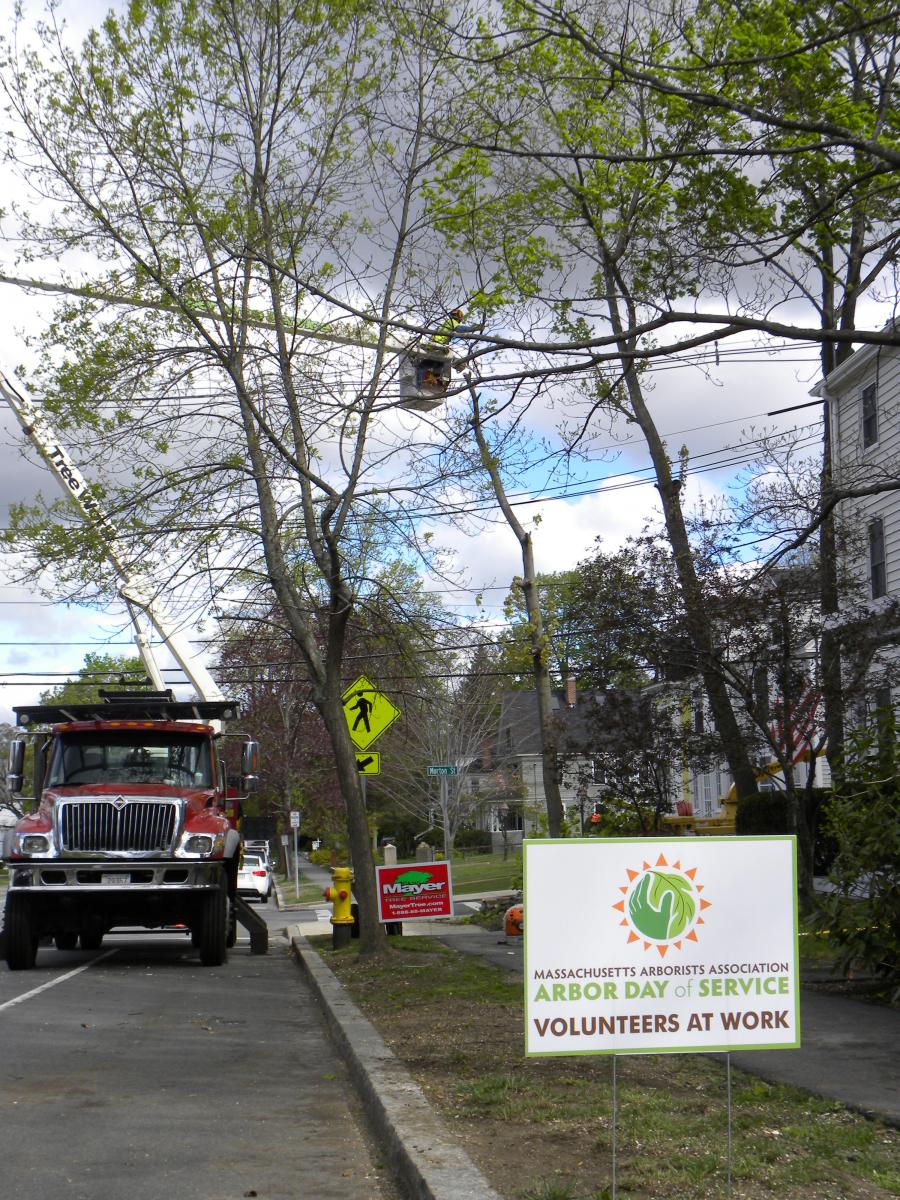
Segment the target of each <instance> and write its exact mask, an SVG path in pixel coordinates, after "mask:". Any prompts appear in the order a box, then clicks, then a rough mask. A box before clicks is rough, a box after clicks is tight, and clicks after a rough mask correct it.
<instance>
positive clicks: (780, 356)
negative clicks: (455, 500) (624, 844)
mask: <svg viewBox="0 0 900 1200" xmlns="http://www.w3.org/2000/svg"><path fill="white" fill-rule="evenodd" d="M107 7H109V5H108V4H107V3H102V2H98V0H89V2H88V3H82V4H80V5H79V6H78V8H77V10H76V9H75V7H74V5H71V4H64V5H63V9H64V11H65V12H66V14H67V16H69V10H71V12H72V13H74V16H75V20H76V21H77V22H78V23H79V24H80V28H79V29H76V32H83V31H84V29H85V28H86V26H87V24H88V23H94V22H96V21H97V19H98V18H99V17H100V16H101V15H102V13H103V12H105V10H106V9H107ZM70 19H71V18H70ZM9 199H10V197H2V196H0V202H3V201H6V202H8V200H9ZM0 261H2V267H0V271H7V272H9V273H11V274H13V273H16V268H15V265H14V262H13V260H12V257H11V256H10V257H7V258H6V259H3V258H2V256H0ZM51 306H52V301H51V300H48V299H47V298H46V297H34V296H29V295H27V294H25V293H23V292H22V291H21V290H19V289H17V288H15V287H13V286H10V285H4V284H0V318H2V320H3V328H4V329H5V330H6V331H7V332H6V337H5V339H4V346H3V352H2V355H0V370H2V371H3V372H4V373H6V374H11V373H12V371H13V370H14V368H15V367H16V366H18V365H19V364H24V365H25V366H26V368H27V367H28V365H29V358H28V352H27V350H26V348H25V347H24V345H23V337H24V335H26V334H27V333H34V332H36V331H38V330H39V328H40V325H41V323H42V321H44V320H46V318H47V317H48V315H49V312H50V309H51ZM885 316H886V314H885ZM861 319H864V320H868V321H874V320H875V319H876V318H875V316H874V314H872V313H866V314H861ZM817 362H818V356H817V351H816V348H815V347H801V346H790V347H788V348H786V349H783V350H781V351H779V352H778V353H772V354H764V353H763V352H762V351H761V350H759V349H757V348H754V346H753V345H752V343H747V342H745V343H743V344H738V343H733V344H729V345H728V346H723V347H722V348H721V356H720V361H719V362H718V364H716V363H715V362H711V361H707V362H706V363H705V364H702V365H700V366H698V365H689V364H681V365H671V364H670V365H668V366H667V367H665V368H660V369H658V370H656V371H655V372H654V375H653V381H654V388H653V393H652V397H651V407H652V410H653V412H654V415H655V417H656V421H657V425H658V428H659V430H660V432H661V433H662V435H663V437H664V438H666V440H667V441H668V443H669V446H670V447H671V448H672V451H673V454H675V453H677V450H678V447H680V446H681V445H682V444H684V445H686V446H687V448H688V450H689V452H690V455H691V459H692V469H691V474H690V476H689V480H688V485H687V488H686V490H685V496H686V502H687V505H688V506H689V507H690V506H692V505H693V504H695V503H696V502H697V501H698V500H699V499H700V497H701V496H709V495H713V494H715V493H716V492H717V491H720V490H722V489H725V488H727V486H728V485H729V481H730V480H733V479H734V476H735V467H734V466H733V465H732V466H723V465H722V463H723V462H724V461H725V460H729V459H732V460H733V459H735V458H736V457H738V456H739V453H740V450H741V448H742V447H744V448H746V447H747V446H748V445H749V443H751V442H752V439H753V438H754V437H758V436H759V434H760V433H761V432H762V431H763V430H767V431H772V430H775V429H782V430H783V429H788V428H793V427H794V426H797V425H808V424H809V423H813V424H814V423H815V422H816V421H817V410H816V409H814V408H810V409H800V411H795V412H787V413H779V412H778V411H777V410H782V409H790V408H792V407H793V406H796V405H803V404H804V403H805V402H807V401H808V400H809V399H810V397H809V394H808V393H809V389H810V387H811V386H812V385H813V383H815V382H816V380H817V379H818V366H817ZM773 414H774V415H773ZM548 420H550V418H548ZM22 443H23V437H22V435H21V432H20V430H19V428H18V425H17V423H16V422H15V420H14V419H13V418H12V417H11V415H10V414H9V413H8V412H4V411H2V410H0V513H3V514H5V513H6V512H7V509H8V505H9V504H10V503H12V502H15V501H17V500H23V499H25V500H27V499H30V498H31V497H33V496H34V495H35V494H36V492H38V491H39V490H40V491H43V492H44V493H45V494H46V495H47V496H48V497H49V496H54V495H55V493H56V489H57V484H56V482H55V480H54V479H53V477H52V476H51V475H50V474H49V472H48V471H47V470H46V469H44V468H42V467H40V466H37V465H34V463H33V461H32V462H31V463H29V462H28V461H27V459H26V456H25V454H24V453H23V449H22ZM70 449H72V450H74V448H73V447H70ZM74 456H75V457H76V458H79V457H80V456H79V455H77V454H75V455H74ZM30 458H31V459H32V460H33V459H34V454H33V452H31V453H30ZM717 464H718V465H717ZM648 465H649V460H648V456H647V453H646V450H645V449H644V448H643V445H642V444H641V443H640V441H639V440H635V441H633V442H631V443H628V442H620V443H618V445H617V447H616V448H615V450H610V451H608V452H605V453H601V452H600V451H599V450H598V453H597V455H596V461H595V462H592V463H590V464H587V465H585V466H584V467H583V468H581V469H582V473H583V478H584V483H583V484H581V485H579V486H578V487H577V488H575V489H573V490H574V491H576V492H577V493H579V494H578V495H577V496H575V497H573V498H572V499H568V500H558V499H557V500H549V499H539V500H537V501H536V502H535V504H534V505H533V506H525V507H522V508H520V509H519V510H518V511H519V514H520V516H521V517H522V519H523V520H532V519H533V518H534V516H535V515H539V516H540V525H539V527H537V528H536V532H535V552H536V558H537V565H538V568H539V570H541V571H545V572H549V571H556V570H561V569H565V568H567V567H571V566H572V565H574V564H575V563H577V562H578V561H579V559H581V558H583V557H584V556H585V555H586V554H588V553H589V552H590V550H591V548H592V546H593V544H594V541H595V539H596V538H597V537H601V538H602V539H603V545H604V547H605V548H606V549H608V550H614V549H616V548H617V547H619V546H620V545H622V543H623V542H624V541H625V539H626V538H627V537H628V536H630V535H633V534H637V533H638V532H640V530H641V528H642V526H643V525H644V524H645V522H646V521H647V520H648V518H650V517H651V516H652V515H653V513H654V511H655V495H656V494H655V491H654V489H653V487H652V485H651V483H650V482H649V478H648V475H647V468H648ZM437 533H438V536H439V538H440V540H441V542H442V543H443V544H444V545H445V546H448V547H449V548H450V549H452V550H453V551H454V552H455V555H456V560H457V566H458V568H459V569H460V571H461V572H462V574H463V575H464V577H465V579H466V582H467V584H468V585H469V587H470V590H469V591H449V590H448V591H446V592H445V593H444V598H445V601H446V603H447V605H448V607H450V608H453V609H455V610H456V611H458V612H459V614H460V616H461V617H464V618H465V617H469V618H474V617H476V615H478V610H477V609H476V606H475V595H476V594H477V593H479V592H483V593H484V595H485V598H486V599H487V600H494V599H495V600H496V602H497V603H498V604H499V603H500V602H501V601H502V599H503V596H504V594H505V591H506V589H507V588H508V586H509V583H510V580H511V579H512V578H513V577H514V576H515V575H517V574H519V573H520V571H521V564H520V560H519V557H518V546H517V543H516V541H515V539H514V537H513V535H512V533H511V532H510V531H509V530H508V528H507V527H506V526H505V525H504V524H503V522H502V520H500V519H498V520H497V521H496V523H493V524H491V525H490V526H489V527H488V528H487V529H484V530H482V531H481V532H480V533H479V534H478V536H477V537H465V536H464V535H463V534H461V533H460V532H458V531H456V530H453V529H447V530H444V531H440V530H438V531H437ZM15 557H16V556H15V554H10V555H8V556H7V558H6V560H5V561H0V719H9V718H10V709H11V706H12V705H13V704H25V703H35V702H36V701H37V699H38V693H39V692H40V691H41V690H42V689H43V688H44V687H46V686H48V685H49V684H50V683H52V682H53V681H54V679H55V678H57V677H59V676H65V675H67V674H74V673H75V672H76V671H77V669H78V667H79V666H80V664H81V663H82V661H83V659H84V655H85V653H86V652H87V651H89V650H91V649H96V650H110V651H113V652H116V653H132V643H131V642H130V639H129V635H128V628H127V620H126V618H125V614H124V612H123V611H122V609H121V608H120V607H119V606H113V607H111V608H110V609H109V610H107V611H103V612H96V611H92V610H90V609H87V608H83V607H75V606H72V607H66V606H61V605H58V604H53V603H52V602H50V601H48V600H47V599H46V598H45V597H42V596H40V595H38V594H37V593H35V592H32V591H28V590H25V589H22V588H21V587H16V586H14V585H13V584H12V582H11V580H12V579H13V578H14V575H15V565H16V562H15ZM432 586H433V587H435V588H443V587H446V586H447V585H445V584H442V583H440V582H439V581H434V582H433V583H432ZM198 636H199V635H198ZM201 644H202V643H201V642H200V641H198V646H199V645H201ZM160 658H161V665H162V666H163V668H164V669H165V668H166V667H167V666H169V665H170V661H169V660H168V659H167V658H166V656H165V655H164V654H163V655H161V656H160Z"/></svg>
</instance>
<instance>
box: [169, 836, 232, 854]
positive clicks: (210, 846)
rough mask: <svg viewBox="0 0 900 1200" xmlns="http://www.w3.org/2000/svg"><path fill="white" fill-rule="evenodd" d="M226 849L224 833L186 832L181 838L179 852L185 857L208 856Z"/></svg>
mask: <svg viewBox="0 0 900 1200" xmlns="http://www.w3.org/2000/svg"><path fill="white" fill-rule="evenodd" d="M224 849H225V835H224V834H223V833H186V834H185V835H184V836H183V837H182V839H181V845H180V846H179V847H178V853H179V854H183V855H185V857H188V856H189V857H191V858H193V857H194V856H195V855H196V856H197V857H200V858H207V857H208V856H209V855H211V854H221V853H222V852H223V851H224Z"/></svg>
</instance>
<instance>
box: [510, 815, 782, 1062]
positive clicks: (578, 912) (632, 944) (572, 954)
mask: <svg viewBox="0 0 900 1200" xmlns="http://www.w3.org/2000/svg"><path fill="white" fill-rule="evenodd" d="M525 1038H526V1052H527V1053H528V1054H532V1055H545V1054H612V1053H616V1054H628V1053H636V1054H644V1053H670V1052H676V1051H678V1052H685V1051H712V1050H732V1049H737V1048H738V1047H740V1048H742V1049H753V1050H777V1049H788V1048H791V1047H796V1046H799V1045H800V1007H799V988H798V978H797V884H796V843H795V839H794V838H792V837H770V838H750V837H741V838H736V837H721V838H715V837H703V838H699V837H698V838H687V837H683V838H660V839H653V840H649V839H647V838H633V839H632V838H616V839H609V840H600V839H595V838H590V839H589V838H584V839H569V840H560V841H526V842H525Z"/></svg>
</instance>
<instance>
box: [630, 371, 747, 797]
mask: <svg viewBox="0 0 900 1200" xmlns="http://www.w3.org/2000/svg"><path fill="white" fill-rule="evenodd" d="M626 383H627V386H628V395H629V400H630V402H631V407H632V411H633V413H634V416H635V418H636V420H637V423H638V425H639V426H640V428H641V431H642V433H643V434H644V437H645V439H646V442H647V446H648V448H649V450H650V457H651V459H652V462H653V468H654V470H655V472H656V479H657V488H658V490H659V495H660V499H661V501H662V506H663V517H664V519H665V524H666V533H667V534H668V538H669V545H670V546H671V548H672V554H673V556H674V559H675V568H676V570H677V572H678V581H679V584H680V587H681V599H682V603H683V604H684V615H685V624H686V625H687V630H688V633H689V635H690V638H691V642H692V644H693V646H694V651H695V653H696V655H697V664H698V667H699V669H700V675H701V678H702V679H703V686H704V688H705V690H706V695H707V699H708V700H709V707H710V712H711V713H712V718H713V722H714V724H715V726H716V731H717V733H718V735H719V739H720V741H721V743H722V753H723V754H724V756H725V761H726V762H727V763H728V769H729V771H730V772H731V776H732V779H733V780H734V784H735V790H736V792H737V795H738V797H739V798H740V797H741V796H749V795H752V794H753V792H755V791H756V790H757V781H756V772H755V771H754V769H753V764H752V762H751V761H750V755H749V754H748V753H747V742H746V739H745V737H744V735H743V733H742V732H741V728H740V726H739V725H738V722H737V718H736V717H735V715H734V708H733V707H732V703H731V697H730V696H729V694H728V688H727V686H726V683H725V676H724V671H723V664H722V661H721V656H720V654H719V652H718V650H717V649H716V645H715V641H714V639H713V633H712V629H711V627H710V622H709V618H708V617H707V614H706V610H705V605H704V600H703V591H702V589H701V587H700V581H699V579H698V578H697V571H696V567H695V565H694V556H693V553H692V551H691V545H690V540H689V539H688V534H687V528H686V527H685V523H684V513H683V512H682V511H681V500H680V497H679V491H680V488H681V481H680V480H678V479H674V478H673V477H672V469H671V466H670V464H669V456H668V454H667V453H666V449H665V446H664V444H663V442H662V439H661V438H660V436H659V433H658V431H657V429H656V425H655V423H654V421H653V418H652V417H651V415H650V411H649V409H648V408H647V406H646V404H645V402H644V397H643V392H642V389H641V386H640V382H639V380H638V379H637V376H636V373H635V371H634V368H633V367H629V368H628V370H627V372H626Z"/></svg>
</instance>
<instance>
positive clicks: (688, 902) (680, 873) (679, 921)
mask: <svg viewBox="0 0 900 1200" xmlns="http://www.w3.org/2000/svg"><path fill="white" fill-rule="evenodd" d="M626 874H627V875H628V883H627V884H626V885H625V886H624V887H620V888H619V891H620V892H621V893H622V899H621V900H619V901H618V903H617V904H614V905H613V908H614V909H616V910H617V911H618V912H620V913H621V914H622V920H621V922H620V924H621V925H624V926H625V927H626V928H627V929H628V942H629V944H630V943H631V942H639V941H642V942H643V943H644V949H645V950H649V949H650V948H651V947H652V946H655V947H656V949H657V950H658V951H659V954H660V957H661V958H665V956H666V953H667V952H668V950H669V947H670V946H672V947H674V948H675V949H676V950H680V949H681V947H682V946H683V945H684V943H685V942H696V941H697V940H698V939H697V926H698V925H702V924H703V917H702V916H701V913H702V912H703V910H704V909H706V908H709V907H710V903H709V901H708V900H704V899H703V897H702V896H701V895H700V893H701V892H702V891H703V884H702V883H697V882H696V880H695V876H696V874H697V868H696V867H690V868H689V869H687V870H685V869H684V868H683V867H682V865H681V862H680V861H679V862H673V863H671V864H670V863H668V862H667V861H666V858H665V856H664V855H662V854H660V856H659V858H658V859H657V860H656V863H655V864H654V865H653V866H651V865H650V863H648V862H645V863H644V865H643V866H642V867H641V869H640V870H639V871H632V870H631V869H630V868H628V869H626Z"/></svg>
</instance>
